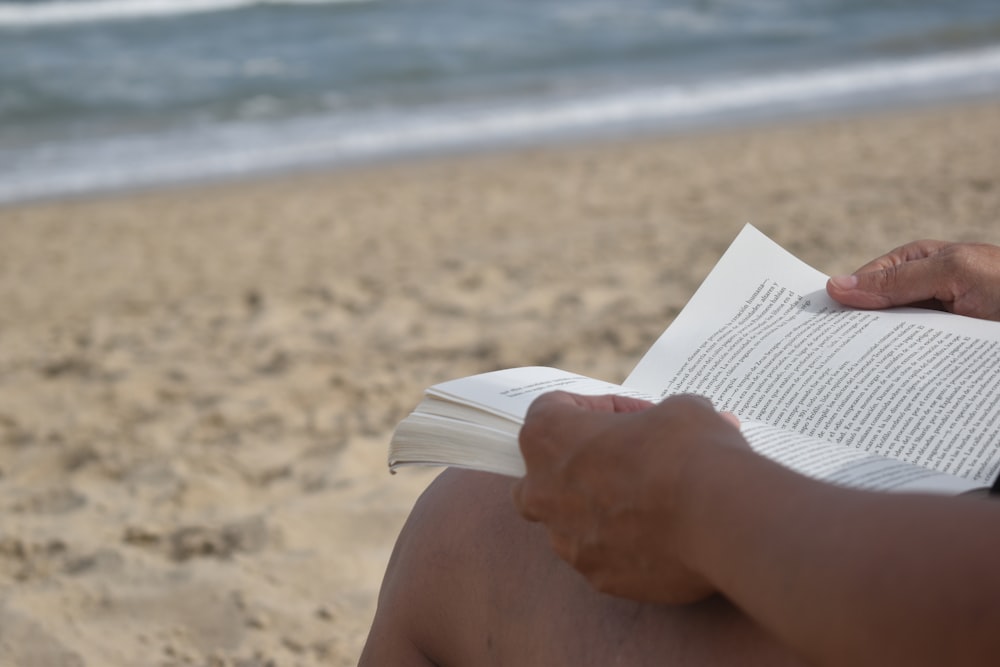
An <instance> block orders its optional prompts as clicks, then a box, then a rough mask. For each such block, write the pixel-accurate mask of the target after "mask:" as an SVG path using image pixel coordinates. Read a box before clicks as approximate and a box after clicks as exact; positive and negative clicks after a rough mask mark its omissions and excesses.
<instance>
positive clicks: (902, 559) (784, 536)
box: [514, 393, 1000, 665]
mask: <svg viewBox="0 0 1000 667" xmlns="http://www.w3.org/2000/svg"><path fill="white" fill-rule="evenodd" d="M622 408H624V409H622ZM521 445H522V450H523V451H524V454H525V460H526V464H527V469H528V473H527V475H526V476H525V478H524V479H523V480H522V481H520V482H518V483H517V484H516V486H515V488H514V499H515V504H516V505H517V507H518V508H519V509H520V511H521V513H522V514H523V515H524V516H525V517H527V518H529V519H531V520H537V521H541V522H543V523H544V524H545V526H546V527H547V529H548V534H549V537H550V540H551V542H552V545H553V548H554V550H555V552H556V553H557V554H558V555H559V556H560V557H562V558H563V559H565V560H566V561H567V562H568V563H569V564H570V565H572V566H573V567H574V568H576V569H577V570H578V571H579V572H580V573H581V574H583V575H584V577H586V578H587V580H588V581H589V582H590V583H591V584H592V585H593V586H594V587H595V588H597V589H598V590H600V591H603V592H605V593H610V594H612V595H617V596H622V597H626V598H630V599H635V600H643V601H647V602H653V603H661V604H679V603H689V602H693V601H696V600H699V599H703V598H705V597H706V596H708V595H710V594H712V593H714V592H718V593H721V594H723V595H724V596H725V597H726V598H727V599H729V600H730V601H731V602H732V603H733V604H735V605H736V606H737V607H738V608H740V609H741V610H742V611H743V612H744V613H746V614H747V615H748V616H749V617H750V618H751V619H752V620H753V621H755V622H756V623H757V624H758V625H760V626H761V627H762V628H763V629H764V630H765V631H767V632H769V633H771V634H772V635H773V636H774V637H776V638H777V640H778V641H779V642H780V643H782V644H783V645H785V646H787V647H789V648H790V649H791V650H792V651H793V652H794V653H796V654H797V655H799V656H800V657H802V658H803V660H804V661H805V662H806V663H808V664H817V665H895V664H907V665H941V664H952V665H987V664H995V663H996V657H997V656H998V655H1000V633H998V632H997V630H996V629H997V628H1000V574H998V572H997V568H996V559H995V556H994V554H995V553H997V550H998V549H1000V503H996V502H994V501H990V500H984V499H978V498H962V497H959V498H951V497H933V496H922V495H893V494H882V493H870V492H863V491H856V490H850V489H844V488H840V487H834V486H832V485H828V484H823V483H820V482H817V481H813V480H810V479H807V478H805V477H802V476H800V475H798V474H796V473H793V472H791V471H789V470H787V469H785V468H782V467H781V466H779V465H777V464H774V463H772V462H770V461H768V460H767V459H764V458H763V457H760V456H758V455H756V454H755V453H753V452H752V451H751V450H750V449H749V448H748V447H747V446H746V445H745V443H744V441H743V440H742V437H741V436H740V434H739V432H738V430H737V429H735V428H734V427H733V426H732V424H730V423H728V422H727V421H726V420H724V419H723V418H721V417H720V416H719V415H718V414H717V413H716V412H715V411H714V410H713V409H712V407H711V406H710V405H709V404H708V403H707V402H706V401H705V400H704V399H699V398H695V397H688V396H677V397H673V398H670V399H667V400H666V401H664V402H663V403H661V404H658V405H655V406H648V407H645V408H644V409H637V406H636V405H634V404H630V405H628V406H622V405H618V404H616V402H614V401H610V400H608V397H601V398H594V397H582V396H575V395H571V394H566V393H552V394H547V395H545V396H542V397H540V398H539V399H538V400H536V401H535V403H534V404H533V405H532V408H531V410H530V411H529V414H528V417H527V419H526V421H525V426H524V428H523V429H522V436H521Z"/></svg>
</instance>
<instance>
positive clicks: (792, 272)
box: [623, 225, 1000, 484]
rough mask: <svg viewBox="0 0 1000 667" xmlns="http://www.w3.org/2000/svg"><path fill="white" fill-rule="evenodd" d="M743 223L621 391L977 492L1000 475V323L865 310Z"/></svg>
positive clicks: (917, 311) (914, 311)
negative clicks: (700, 402)
mask: <svg viewBox="0 0 1000 667" xmlns="http://www.w3.org/2000/svg"><path fill="white" fill-rule="evenodd" d="M826 279H827V277H826V276H825V275H823V274H822V273H820V272H819V271H816V270H815V269H813V268H811V267H809V266H807V265H805V264H804V263H803V262H801V261H800V260H798V259H796V258H795V257H793V256H792V255H790V254H788V253H787V252H786V251H784V250H783V249H781V248H780V247H779V246H777V245H776V244H775V243H773V242H772V241H770V240H769V239H768V238H767V237H766V236H764V235H763V234H761V233H760V232H759V231H757V230H756V229H755V228H753V227H751V226H749V225H748V226H747V227H745V228H744V230H743V231H742V232H741V233H740V235H739V236H738V237H737V239H736V240H735V241H734V242H733V244H732V246H730V248H729V250H727V252H726V253H725V255H724V256H723V258H722V259H721V260H720V261H719V263H718V264H717V265H716V267H715V269H714V270H713V271H712V273H711V274H710V275H709V277H708V278H707V279H706V280H705V282H704V283H703V284H702V286H701V287H700V288H699V289H698V291H697V292H696V293H695V295H694V297H693V298H692V299H691V301H690V302H689V303H688V305H687V306H686V307H685V308H684V310H683V311H682V312H681V313H680V315H678V317H677V319H676V320H675V321H674V323H673V324H672V325H671V326H670V327H669V328H668V329H667V331H666V332H664V334H663V335H662V336H661V337H660V338H659V340H657V341H656V343H655V344H654V345H653V347H652V348H651V349H650V350H649V352H647V354H646V355H645V356H644V357H643V359H642V360H641V361H640V362H639V364H638V365H637V366H636V368H635V370H634V371H633V372H632V374H631V375H630V376H629V377H628V379H627V380H626V381H625V382H624V383H623V384H624V385H625V386H627V387H630V388H633V389H636V390H639V391H642V392H646V393H649V394H652V395H655V396H657V397H659V398H662V397H665V396H668V395H670V394H675V393H682V392H690V393H697V394H702V395H705V396H708V397H709V398H711V399H712V401H713V402H714V403H715V404H716V406H717V407H718V408H720V409H723V410H730V411H732V412H734V413H736V414H737V415H738V416H739V417H740V418H741V419H743V420H754V421H761V422H765V423H768V424H771V425H773V426H779V427H782V428H787V429H793V430H796V431H798V432H801V433H804V434H806V435H809V436H812V437H816V438H820V439H823V440H830V441H833V442H838V443H842V444H845V445H849V446H852V447H856V448H859V449H861V450H863V451H867V452H871V453H876V454H879V455H883V456H890V457H894V458H898V459H901V460H905V461H909V462H912V463H917V464H920V465H924V466H928V467H931V468H934V469H935V470H938V471H940V472H946V473H949V474H954V475H957V476H961V477H966V478H968V479H973V480H976V481H977V482H979V483H981V484H988V483H989V482H991V481H992V480H993V478H994V477H995V476H996V474H997V471H998V469H1000V444H998V434H1000V381H998V377H1000V324H998V323H996V322H986V321H983V320H975V319H971V318H966V317H959V316H955V315H950V314H945V313H938V312H934V311H927V310H921V309H914V308H901V309H895V310H892V311H858V310H852V309H847V308H843V307H841V306H840V305H839V304H837V303H836V302H834V301H833V300H832V299H830V297H829V296H827V294H826V289H825V284H826Z"/></svg>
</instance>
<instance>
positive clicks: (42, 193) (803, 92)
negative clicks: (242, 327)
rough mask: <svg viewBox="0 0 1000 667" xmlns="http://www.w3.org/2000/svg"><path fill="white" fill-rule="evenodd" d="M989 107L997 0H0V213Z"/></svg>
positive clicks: (999, 45)
mask: <svg viewBox="0 0 1000 667" xmlns="http://www.w3.org/2000/svg"><path fill="white" fill-rule="evenodd" d="M997 93H1000V3H998V2H996V0H948V1H947V2H941V1H940V0H873V1H862V0H755V1H754V2H743V1H739V0H672V1H670V2H667V1H662V0H661V1H656V0H503V1H497V2H491V3H488V2H483V1H481V0H2V1H0V204H2V203H5V202H7V203H9V202H16V201H23V200H30V199H37V198H48V197H52V196H60V195H68V194H77V193H90V192H94V191H102V190H108V189H120V188H129V187H134V186H147V185H155V184H160V183H169V182H178V181H189V180H204V179H206V178H210V177H233V176H239V175H243V174H252V173H260V172H267V171H278V170H287V169H290V168H298V167H305V166H312V165H331V164H342V163H347V162H356V161H359V160H372V159H384V158H394V157H398V156H400V155H404V154H420V153H438V152H441V151H454V150H463V149H467V148H469V147H475V146H483V145H501V144H502V145H507V144H517V143H523V142H528V141H531V142H535V141H538V140H539V139H551V138H559V137H563V136H567V135H574V134H579V133H582V132H586V133H587V134H588V135H590V136H593V135H595V134H598V133H619V132H623V131H625V132H634V131H636V130H641V129H644V128H654V129H656V130H657V131H663V130H664V129H671V128H688V127H691V126H698V125H705V124H712V123H716V124H717V123H720V122H721V123H727V124H728V123H732V122H734V121H739V122H745V121H751V120H754V119H758V118H762V117H773V116H774V115H775V114H801V113H816V112H825V111H828V110H831V109H838V110H841V111H842V110H843V109H844V107H858V106H866V105H878V104H892V103H900V102H903V103H910V102H913V101H922V102H927V101H933V100H937V99H944V98H948V99H955V98H956V97H959V96H966V97H974V96H983V95H996V94H997Z"/></svg>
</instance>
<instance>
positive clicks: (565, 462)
mask: <svg viewBox="0 0 1000 667" xmlns="http://www.w3.org/2000/svg"><path fill="white" fill-rule="evenodd" d="M735 423H736V419H735V418H734V417H729V418H725V417H722V416H720V415H719V413H717V412H716V411H715V410H714V409H713V408H712V405H711V403H710V402H709V401H708V400H707V399H704V398H700V397H696V396H675V397H672V398H669V399H667V400H665V401H664V402H662V403H660V404H658V405H654V404H652V403H647V402H645V401H638V400H635V399H627V398H623V397H620V396H600V397H595V396H578V395H575V394H568V393H565V392H553V393H550V394H545V395H543V396H540V397H539V398H537V399H536V400H535V401H534V402H533V403H532V405H531V407H530V409H529V411H528V414H527V417H526V419H525V423H524V427H523V428H522V429H521V435H520V444H521V451H522V453H523V454H524V459H525V464H526V467H527V474H526V475H525V477H524V479H523V480H521V481H519V482H518V483H517V484H516V486H515V487H514V502H515V504H516V505H517V508H518V510H519V511H520V512H521V514H523V515H524V516H525V517H526V518H528V519H529V520H532V521H541V522H542V523H544V524H545V526H546V528H547V529H548V532H549V536H550V538H551V541H552V546H553V548H554V550H555V551H556V553H557V554H558V555H559V556H560V557H561V558H563V559H564V560H566V561H567V562H569V563H570V565H572V566H573V567H575V568H576V569H577V570H579V571H580V572H581V573H582V574H583V575H584V576H585V577H586V578H587V579H588V580H589V581H590V583H591V584H592V585H593V586H594V587H595V588H597V589H598V590H601V591H603V592H606V593H611V594H615V595H620V596H623V597H628V598H632V599H637V600H647V601H656V602H665V603H674V604H680V603H687V602H693V601H696V600H699V599H701V598H704V597H707V596H708V595H710V594H712V593H713V592H714V588H713V586H712V585H711V584H710V583H709V582H708V581H706V580H705V579H704V578H703V577H702V576H701V575H699V574H698V573H697V572H696V571H695V570H694V569H692V567H691V566H690V565H689V564H688V563H687V562H686V559H685V555H684V546H685V538H684V537H683V534H684V532H685V530H690V529H692V526H690V525H687V526H686V525H685V522H686V523H687V524H692V520H691V517H690V514H691V512H690V510H691V508H690V507H687V506H685V503H684V501H683V495H684V492H683V488H684V485H685V484H689V483H691V481H692V480H691V478H692V476H696V472H695V469H696V468H697V467H698V462H699V460H702V459H705V458H706V457H712V456H714V455H717V453H719V452H724V451H732V450H734V449H738V450H740V451H741V452H743V453H745V452H747V451H749V449H748V446H747V445H746V442H745V441H744V440H743V437H742V436H741V435H740V433H739V429H738V428H737V427H736V426H735V425H734V424H735ZM701 528H704V527H701ZM695 529H697V528H696V527H695Z"/></svg>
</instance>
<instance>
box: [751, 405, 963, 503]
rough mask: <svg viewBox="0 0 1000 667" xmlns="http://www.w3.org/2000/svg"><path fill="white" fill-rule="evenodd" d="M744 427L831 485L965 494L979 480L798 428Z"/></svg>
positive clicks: (771, 452)
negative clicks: (874, 452) (870, 451)
mask: <svg viewBox="0 0 1000 667" xmlns="http://www.w3.org/2000/svg"><path fill="white" fill-rule="evenodd" d="M740 431H741V432H742V433H743V436H744V437H745V438H746V439H747V442H749V443H750V446H751V447H752V448H753V450H754V451H755V452H757V453H758V454H761V455H762V456H766V457H768V458H770V459H772V460H774V461H777V462H779V463H781V464H782V465H784V466H786V467H788V468H791V469H792V470H795V471H796V472H799V473H801V474H803V475H806V476H809V477H814V478H816V479H821V480H824V481H826V482H830V483H831V484H839V485H841V486H850V487H854V488H858V489H868V490H871V491H895V492H907V491H908V492H913V493H944V494H954V495H957V494H959V493H964V492H966V491H971V490H973V489H975V488H977V486H978V485H977V484H976V483H975V482H971V481H969V480H967V479H963V478H961V477H954V476H952V475H946V474H944V473H939V472H935V471H933V470H928V469H927V468H924V467H922V466H918V465H913V464H911V463H903V462H902V461H897V460H896V459H891V458H885V457H884V456H877V455H874V454H869V453H867V452H864V451H861V450H860V449H855V448H853V447H848V446H846V445H838V444H834V443H831V442H827V441H826V440H819V439H816V438H810V437H808V436H804V435H802V434H800V433H796V432H795V431H789V430H787V429H783V428H778V427H776V426H770V425H768V424H762V423H760V422H744V423H743V424H741V425H740Z"/></svg>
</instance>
